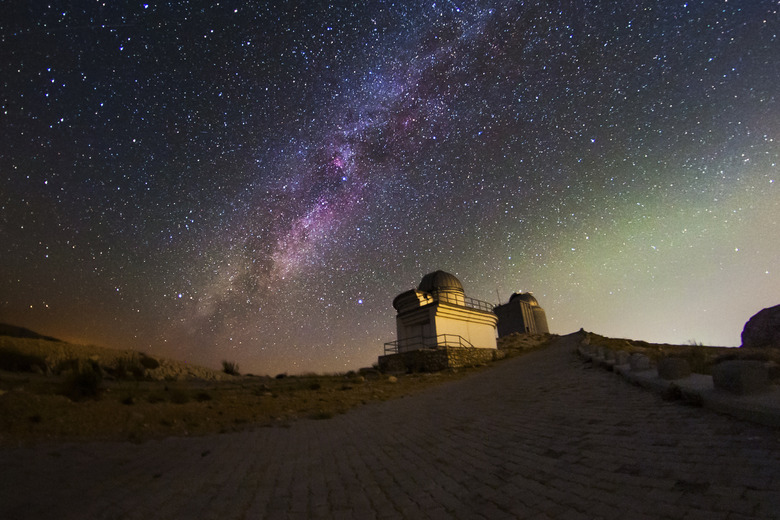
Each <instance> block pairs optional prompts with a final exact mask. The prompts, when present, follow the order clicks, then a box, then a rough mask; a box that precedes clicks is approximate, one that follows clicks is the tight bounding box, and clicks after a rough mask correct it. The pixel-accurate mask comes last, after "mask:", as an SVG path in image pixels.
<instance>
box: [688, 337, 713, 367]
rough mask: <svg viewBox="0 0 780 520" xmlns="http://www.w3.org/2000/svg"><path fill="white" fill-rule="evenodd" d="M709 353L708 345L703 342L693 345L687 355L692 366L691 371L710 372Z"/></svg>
mask: <svg viewBox="0 0 780 520" xmlns="http://www.w3.org/2000/svg"><path fill="white" fill-rule="evenodd" d="M707 354H708V352H707V347H704V346H702V345H701V344H698V345H695V346H692V347H691V350H690V351H689V352H688V355H687V356H686V358H687V359H688V364H689V365H690V367H691V372H694V373H696V374H707V373H709V372H710V369H709V356H708V355H707Z"/></svg>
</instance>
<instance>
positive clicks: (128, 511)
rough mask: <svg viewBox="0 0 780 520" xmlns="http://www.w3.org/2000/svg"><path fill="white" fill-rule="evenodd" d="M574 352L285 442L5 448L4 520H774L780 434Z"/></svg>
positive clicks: (296, 426)
mask: <svg viewBox="0 0 780 520" xmlns="http://www.w3.org/2000/svg"><path fill="white" fill-rule="evenodd" d="M576 341H577V336H575V335H572V336H566V337H562V338H559V339H558V340H556V342H555V343H554V344H553V346H552V347H550V348H548V349H545V350H540V351H536V352H532V353H530V354H528V355H526V356H522V357H519V358H515V359H511V360H508V361H506V362H503V363H499V364H497V365H496V366H495V367H493V368H491V369H490V370H486V371H483V372H480V373H477V374H474V375H473V376H469V377H467V378H466V379H463V380H460V381H456V382H453V383H448V384H446V385H442V386H438V387H435V388H432V389H430V390H427V391H425V392H423V393H422V394H419V395H416V396H413V397H407V398H403V399H399V400H395V401H387V402H382V403H375V404H369V405H366V406H364V407H361V408H359V409H356V410H353V411H351V412H349V413H347V414H345V415H339V416H336V417H333V418H332V419H329V420H320V421H298V422H295V423H293V424H292V425H291V426H290V427H289V428H263V429H260V430H257V431H255V432H242V433H233V434H224V435H214V436H207V437H200V438H169V439H166V440H162V441H150V442H147V443H143V444H131V443H109V442H100V443H98V442H95V443H78V444H76V443H68V444H59V445H52V446H37V447H33V448H2V450H0V467H2V477H1V478H2V483H1V485H0V518H5V519H26V518H30V519H33V518H63V519H67V518H73V519H76V518H79V519H80V518H106V519H109V518H111V519H113V518H139V519H148V518H165V519H169V518H182V519H184V518H215V519H216V518H220V519H226V518H227V519H230V518H252V519H254V518H360V519H366V518H486V519H491V520H492V519H497V518H545V517H550V518H573V519H576V518H583V519H584V518H634V519H636V518H708V519H718V518H723V519H726V518H728V519H739V518H777V517H779V516H780V432H778V431H777V430H774V429H771V428H767V427H762V426H757V425H753V424H750V423H746V422H741V421H738V420H736V419H732V418H730V417H726V416H720V415H717V414H714V413H713V412H710V411H707V410H703V409H700V408H694V407H689V406H685V405H681V404H679V403H677V402H665V401H663V400H661V399H660V398H659V397H658V396H656V395H655V394H652V393H649V392H646V391H643V390H641V389H638V388H635V387H632V386H630V385H628V384H627V383H625V382H624V381H623V380H621V379H620V378H617V377H615V376H614V375H613V374H610V373H607V372H603V371H600V370H594V369H590V368H587V367H588V365H586V364H584V363H583V362H582V361H581V360H580V359H579V358H578V357H577V356H576V355H575V354H574V353H573V350H574V347H575V344H576Z"/></svg>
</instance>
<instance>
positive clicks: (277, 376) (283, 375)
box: [276, 373, 287, 379]
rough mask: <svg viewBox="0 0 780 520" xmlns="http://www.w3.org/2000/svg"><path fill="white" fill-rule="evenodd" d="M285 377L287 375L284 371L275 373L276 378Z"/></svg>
mask: <svg viewBox="0 0 780 520" xmlns="http://www.w3.org/2000/svg"><path fill="white" fill-rule="evenodd" d="M285 377H287V374H286V373H283V374H276V379H284V378H285Z"/></svg>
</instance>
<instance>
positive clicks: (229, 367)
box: [222, 360, 238, 376]
mask: <svg viewBox="0 0 780 520" xmlns="http://www.w3.org/2000/svg"><path fill="white" fill-rule="evenodd" d="M222 371H223V372H224V373H226V374H228V375H231V376H237V375H238V363H236V362H235V361H227V360H222Z"/></svg>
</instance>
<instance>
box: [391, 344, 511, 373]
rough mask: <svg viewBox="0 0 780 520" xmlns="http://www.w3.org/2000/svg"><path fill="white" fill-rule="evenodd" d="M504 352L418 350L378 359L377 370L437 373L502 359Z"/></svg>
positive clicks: (484, 349)
mask: <svg viewBox="0 0 780 520" xmlns="http://www.w3.org/2000/svg"><path fill="white" fill-rule="evenodd" d="M504 357H506V352H504V351H501V350H494V349H490V348H451V347H447V348H439V349H420V350H412V351H410V352H401V353H399V354H389V355H386V356H380V357H379V370H380V371H382V372H386V373H392V372H438V371H440V370H445V369H447V368H460V367H473V366H478V365H484V364H485V363H488V362H490V361H495V360H497V359H503V358H504Z"/></svg>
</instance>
